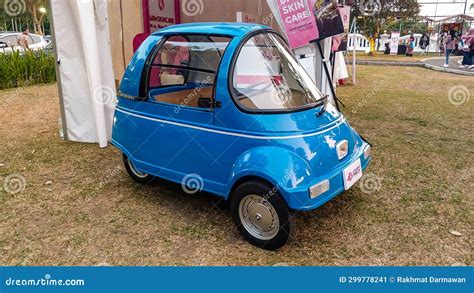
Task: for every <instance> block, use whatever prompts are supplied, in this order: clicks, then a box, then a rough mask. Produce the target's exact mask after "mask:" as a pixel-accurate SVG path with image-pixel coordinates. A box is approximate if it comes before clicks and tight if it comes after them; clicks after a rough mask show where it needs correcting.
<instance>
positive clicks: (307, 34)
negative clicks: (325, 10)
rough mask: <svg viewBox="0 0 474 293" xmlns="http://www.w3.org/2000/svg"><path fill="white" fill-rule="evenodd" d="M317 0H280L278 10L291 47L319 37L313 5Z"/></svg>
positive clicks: (302, 44)
mask: <svg viewBox="0 0 474 293" xmlns="http://www.w3.org/2000/svg"><path fill="white" fill-rule="evenodd" d="M314 1H315V0H278V11H279V12H280V16H281V19H282V22H283V26H284V29H285V32H286V36H287V38H288V41H289V42H290V46H291V48H293V49H294V48H298V47H302V46H304V45H307V44H308V43H309V42H310V41H312V40H314V39H317V38H319V31H318V27H317V25H316V19H315V18H314V15H313V10H312V7H313V5H314Z"/></svg>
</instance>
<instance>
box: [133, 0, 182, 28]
mask: <svg viewBox="0 0 474 293" xmlns="http://www.w3.org/2000/svg"><path fill="white" fill-rule="evenodd" d="M179 3H180V2H179V0H142V9H143V27H144V29H145V31H144V32H145V33H148V34H149V33H152V32H154V31H156V30H159V29H162V28H165V27H167V26H170V25H174V24H178V23H180V10H179V8H180V5H179Z"/></svg>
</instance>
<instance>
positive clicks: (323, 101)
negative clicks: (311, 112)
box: [316, 95, 329, 117]
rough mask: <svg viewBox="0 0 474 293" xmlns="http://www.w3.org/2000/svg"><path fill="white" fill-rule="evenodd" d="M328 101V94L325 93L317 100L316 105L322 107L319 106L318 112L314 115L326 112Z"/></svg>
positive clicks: (319, 115) (317, 115)
mask: <svg viewBox="0 0 474 293" xmlns="http://www.w3.org/2000/svg"><path fill="white" fill-rule="evenodd" d="M328 102H329V95H325V96H324V97H323V98H322V99H321V100H319V103H318V104H319V105H318V106H317V107H319V106H322V107H321V110H319V112H318V113H316V117H321V115H323V114H324V112H326V107H327V105H328Z"/></svg>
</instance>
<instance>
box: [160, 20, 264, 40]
mask: <svg viewBox="0 0 474 293" xmlns="http://www.w3.org/2000/svg"><path fill="white" fill-rule="evenodd" d="M262 29H271V28H270V27H268V26H264V25H260V24H252V23H237V22H232V23H230V22H201V23H187V24H178V25H173V26H169V27H166V28H164V29H161V30H159V31H156V32H155V33H153V35H154V36H160V35H169V34H206V35H223V36H231V37H240V36H244V35H246V34H247V33H249V32H251V31H256V30H262Z"/></svg>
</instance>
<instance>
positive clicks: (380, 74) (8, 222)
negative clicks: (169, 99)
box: [0, 66, 474, 266]
mask: <svg viewBox="0 0 474 293" xmlns="http://www.w3.org/2000/svg"><path fill="white" fill-rule="evenodd" d="M457 85H464V86H467V87H468V90H469V91H470V93H471V96H472V93H474V82H473V78H472V77H462V76H456V75H451V74H446V73H439V72H435V71H429V70H427V69H423V68H406V67H380V66H376V67H367V66H360V67H359V69H358V85H357V86H347V87H344V88H341V89H339V94H340V98H341V100H342V101H343V102H344V103H345V104H346V106H347V107H346V108H345V109H343V111H344V112H345V113H346V114H347V118H348V120H349V121H350V122H351V124H352V126H353V127H354V128H355V129H357V130H358V131H359V132H360V133H361V134H362V135H363V136H365V137H366V139H368V140H369V141H370V142H371V143H372V144H373V145H374V149H373V155H374V160H373V163H372V165H371V166H370V167H369V169H368V170H367V172H366V177H365V179H364V180H363V181H362V182H364V183H365V184H364V186H361V185H356V186H355V187H354V188H353V189H352V190H350V191H348V192H346V193H345V194H343V195H341V196H339V197H337V198H336V199H334V200H332V201H331V202H329V203H328V204H327V205H325V206H323V207H321V208H320V209H318V210H316V211H312V212H307V213H298V214H297V220H296V233H295V235H294V239H293V240H292V241H291V242H289V243H288V244H287V245H286V246H285V247H284V248H283V249H281V250H280V251H277V252H268V251H264V250H260V249H257V248H255V247H253V246H251V245H250V244H247V242H246V241H244V240H243V238H242V237H241V236H240V235H239V233H238V232H237V230H236V228H234V226H233V224H232V221H231V218H230V213H229V211H228V210H226V209H225V208H224V207H223V205H216V202H217V200H216V199H215V198H214V197H212V196H210V195H207V194H199V195H192V196H191V195H187V194H185V193H184V192H183V191H181V187H180V186H179V185H175V184H171V183H166V182H163V181H159V182H157V183H155V184H153V185H151V186H141V185H138V184H134V183H133V182H132V181H131V180H130V179H129V177H128V175H127V174H126V173H125V170H124V168H123V167H122V162H121V155H120V153H119V152H118V151H117V150H116V149H115V148H113V147H109V148H106V149H99V148H98V147H97V145H88V144H79V143H71V142H63V141H61V140H60V139H59V138H58V117H59V107H58V104H59V103H58V97H57V90H56V86H55V85H47V86H34V87H29V88H26V89H22V90H7V91H1V92H0V113H2V115H0V137H1V143H0V188H1V186H2V185H3V181H4V179H5V178H7V176H9V175H11V174H19V175H21V176H23V177H24V178H25V179H26V183H27V185H26V189H25V190H24V191H22V192H20V193H17V194H14V195H11V194H9V193H7V192H6V191H5V190H3V189H0V265H103V264H110V265H270V266H271V265H275V264H281V263H286V264H288V265H448V266H449V265H453V264H457V265H459V264H466V265H473V262H472V238H471V237H472V234H471V233H472V227H473V217H472V211H473V190H474V185H473V183H474V178H473V177H474V132H473V118H474V97H471V100H470V101H468V102H466V103H464V104H463V105H461V106H455V105H453V104H451V103H450V101H449V99H448V96H449V91H450V89H451V88H452V87H453V86H457ZM362 190H364V192H363V191H362Z"/></svg>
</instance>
